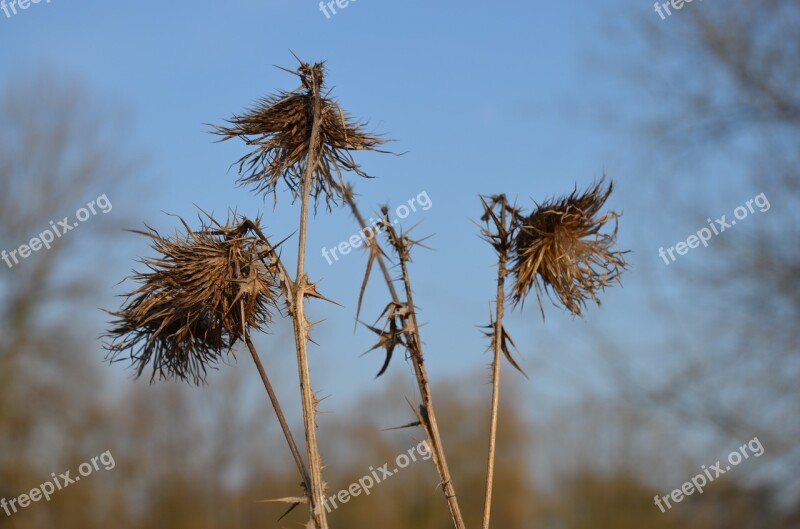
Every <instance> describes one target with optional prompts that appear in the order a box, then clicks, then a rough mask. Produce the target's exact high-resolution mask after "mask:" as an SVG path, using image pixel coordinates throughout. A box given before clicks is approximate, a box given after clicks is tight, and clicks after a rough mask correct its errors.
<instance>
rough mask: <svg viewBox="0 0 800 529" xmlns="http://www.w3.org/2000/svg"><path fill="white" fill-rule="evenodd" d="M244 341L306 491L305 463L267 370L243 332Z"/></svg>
mask: <svg viewBox="0 0 800 529" xmlns="http://www.w3.org/2000/svg"><path fill="white" fill-rule="evenodd" d="M244 341H245V343H246V344H247V348H248V349H249V350H250V354H251V355H252V357H253V362H255V364H256V369H258V374H259V375H261V381H262V382H263V383H264V389H266V390H267V395H269V400H270V402H271V403H272V408H273V409H274V410H275V415H276V416H277V417H278V422H279V423H280V425H281V430H283V435H284V436H285V437H286V442H287V443H288V445H289V450H291V452H292V457H293V458H294V462H295V464H296V465H297V470H298V471H299V472H300V476H301V477H302V478H303V486H304V488H305V490H306V491H308V489H309V481H310V478H309V476H308V469H306V465H305V463H303V458H302V457H301V456H300V451H299V450H298V449H297V444H296V443H295V441H294V436H293V435H292V431H291V430H290V429H289V425H288V424H287V423H286V417H285V416H284V414H283V409H282V408H281V405H280V402H278V396H277V395H275V391H274V390H273V389H272V383H271V382H270V380H269V377H268V376H267V372H266V371H265V370H264V366H263V364H262V363H261V359H260V358H259V356H258V351H256V348H255V346H254V345H253V342H252V340H250V335H249V334H245V337H244Z"/></svg>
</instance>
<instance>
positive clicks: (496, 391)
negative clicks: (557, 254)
mask: <svg viewBox="0 0 800 529" xmlns="http://www.w3.org/2000/svg"><path fill="white" fill-rule="evenodd" d="M502 207H503V212H502V213H501V218H502V222H503V225H505V206H504V205H503V206H502ZM506 260H507V256H506V252H505V251H501V252H499V259H498V263H497V300H496V303H497V307H496V309H497V313H496V314H495V322H494V329H493V334H492V352H493V353H494V356H493V359H492V416H491V422H490V426H489V458H488V462H487V464H486V496H485V500H484V504H483V529H489V518H490V517H491V512H492V487H493V482H494V456H495V450H496V446H497V444H496V443H497V413H498V408H499V405H500V363H501V362H500V360H501V355H502V348H503V305H504V303H505V280H506Z"/></svg>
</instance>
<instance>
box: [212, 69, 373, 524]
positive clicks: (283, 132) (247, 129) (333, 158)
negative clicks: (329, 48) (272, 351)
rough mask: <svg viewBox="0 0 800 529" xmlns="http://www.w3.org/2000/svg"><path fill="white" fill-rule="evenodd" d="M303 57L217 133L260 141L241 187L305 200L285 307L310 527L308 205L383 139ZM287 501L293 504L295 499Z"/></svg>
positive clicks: (314, 466)
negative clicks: (292, 82) (287, 82)
mask: <svg viewBox="0 0 800 529" xmlns="http://www.w3.org/2000/svg"><path fill="white" fill-rule="evenodd" d="M295 58H297V57H296V56H295ZM298 61H299V63H300V64H299V66H298V68H297V69H296V70H286V71H288V72H290V73H292V74H295V75H297V76H298V77H299V78H300V82H301V86H300V87H298V88H296V89H295V90H292V91H291V92H279V93H278V94H277V95H274V96H268V97H266V98H263V99H261V100H260V101H259V102H257V104H256V105H255V106H254V107H253V108H251V109H249V110H248V111H247V112H246V113H244V114H243V115H239V116H234V117H233V118H232V119H230V120H228V123H229V126H215V127H214V128H215V132H216V134H218V135H220V136H222V140H221V141H225V140H228V139H232V138H240V139H242V140H243V141H244V142H245V143H246V144H247V145H250V146H254V147H255V148H254V149H253V150H252V151H251V152H249V153H247V154H245V155H244V156H243V157H242V158H241V159H240V160H239V163H238V165H239V176H240V178H239V180H238V182H239V184H240V185H250V186H251V187H253V188H254V190H255V191H256V192H257V193H263V194H265V195H268V194H270V193H271V194H272V195H273V197H274V199H275V201H276V203H277V186H278V183H279V182H280V180H281V179H282V180H283V181H284V182H285V183H286V185H287V187H288V189H289V191H290V192H291V193H292V198H293V199H295V200H296V199H298V198H299V199H300V201H301V202H300V222H299V224H300V226H299V230H298V244H297V272H296V274H295V277H294V280H293V282H291V288H290V289H289V290H290V292H289V294H288V296H287V307H288V312H289V315H290V316H291V318H292V324H293V329H294V338H295V347H296V352H297V366H298V375H299V379H300V380H299V381H300V391H301V399H302V407H303V426H304V430H305V435H306V445H307V454H308V467H309V474H308V478H309V479H308V480H307V485H308V488H307V491H306V496H305V498H306V500H307V502H308V503H309V508H310V510H311V517H312V519H311V520H310V521H309V526H313V527H315V528H316V529H327V527H328V522H327V517H326V512H325V509H324V508H323V504H324V500H325V490H326V484H325V481H324V480H323V477H322V468H323V463H322V457H321V455H320V452H319V448H318V444H317V433H316V430H317V424H316V417H317V405H318V404H319V400H318V399H317V398H316V396H315V394H314V390H313V387H312V385H311V373H310V367H309V361H308V342H309V341H310V339H311V338H310V331H311V327H312V326H313V323H312V322H310V321H309V320H308V319H307V318H306V315H305V303H306V298H309V297H316V298H322V299H325V298H324V297H323V296H322V295H320V294H319V292H318V291H317V289H316V285H315V284H314V283H313V282H311V281H309V278H308V276H307V275H306V271H305V258H306V241H307V238H308V214H309V205H310V202H311V199H312V198H313V199H314V206H315V208H316V207H317V206H318V204H319V201H320V199H324V200H325V204H326V206H327V207H328V208H330V207H331V204H336V203H338V199H339V198H341V194H342V190H344V189H345V187H346V184H345V182H344V180H343V177H342V172H343V171H351V172H353V173H355V174H357V175H359V176H362V177H367V174H366V173H365V172H364V171H362V170H361V168H360V167H359V165H358V164H357V163H356V162H355V161H354V159H353V158H352V155H351V151H358V150H373V151H377V150H378V149H377V147H378V146H379V145H381V144H382V143H384V142H385V140H384V139H382V138H380V137H378V136H374V135H371V134H368V133H366V132H364V130H363V128H364V126H363V124H361V123H356V122H354V121H353V120H352V119H351V118H349V117H348V116H347V114H346V113H345V112H344V111H343V110H342V108H341V107H340V106H339V104H338V103H336V102H335V101H334V100H332V99H331V98H329V97H328V94H325V95H323V94H322V88H323V86H324V82H325V68H324V63H316V64H313V65H312V64H309V63H305V62H303V61H301V60H300V59H298ZM379 152H383V151H379ZM334 173H335V175H334ZM285 500H286V501H290V502H293V501H294V498H288V499H285Z"/></svg>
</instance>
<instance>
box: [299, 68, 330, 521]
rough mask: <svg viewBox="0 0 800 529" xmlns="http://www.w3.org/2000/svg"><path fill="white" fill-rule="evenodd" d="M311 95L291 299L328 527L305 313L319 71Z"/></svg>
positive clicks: (316, 481) (316, 478)
mask: <svg viewBox="0 0 800 529" xmlns="http://www.w3.org/2000/svg"><path fill="white" fill-rule="evenodd" d="M311 80H312V86H311V97H312V105H313V109H312V112H313V124H312V127H311V137H310V138H309V145H308V155H307V157H306V166H305V174H304V175H303V191H302V193H303V194H302V202H301V204H300V233H299V242H298V245H297V246H298V248H297V275H296V276H295V283H294V289H293V292H292V294H293V299H292V301H291V303H290V305H291V307H290V308H291V313H292V323H293V327H294V339H295V345H296V346H297V369H298V373H299V377H300V393H301V397H302V403H303V426H304V429H305V434H306V444H307V448H308V466H309V470H310V476H309V477H310V478H311V479H310V490H309V491H308V495H309V505H310V508H311V517H312V519H313V521H314V526H315V527H316V529H328V520H327V518H326V515H325V509H324V508H323V507H322V506H323V502H324V498H325V483H324V481H323V480H322V458H321V457H320V454H319V448H318V446H317V431H316V429H317V424H316V416H317V406H316V405H317V402H316V399H315V397H314V390H313V388H312V387H311V374H310V371H309V367H308V339H309V336H308V333H309V330H310V329H311V324H310V323H309V322H308V320H306V316H305V298H306V293H307V292H308V291H309V290H310V285H309V283H308V279H307V277H306V273H305V254H306V238H307V230H308V205H309V200H310V197H311V185H312V183H313V182H312V181H313V178H314V170H315V169H316V167H317V163H318V156H319V153H318V152H316V151H317V148H318V147H317V144H318V143H319V129H320V112H321V96H320V88H319V83H320V79H318V78H317V75H316V73H312V74H311Z"/></svg>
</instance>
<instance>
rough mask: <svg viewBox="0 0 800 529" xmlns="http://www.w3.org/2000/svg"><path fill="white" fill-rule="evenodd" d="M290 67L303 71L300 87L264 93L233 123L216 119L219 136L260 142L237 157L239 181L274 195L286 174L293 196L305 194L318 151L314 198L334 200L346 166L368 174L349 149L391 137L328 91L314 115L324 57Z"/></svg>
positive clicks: (370, 146) (370, 145)
mask: <svg viewBox="0 0 800 529" xmlns="http://www.w3.org/2000/svg"><path fill="white" fill-rule="evenodd" d="M298 60H299V59H298ZM287 71H290V72H291V73H293V74H296V75H297V76H298V77H300V81H301V86H300V87H298V88H297V89H295V90H293V91H291V92H285V91H281V92H279V93H278V94H277V95H270V96H267V97H264V98H262V99H261V100H259V101H258V102H257V103H256V104H255V105H254V106H253V107H252V108H250V109H248V110H247V111H246V112H245V113H244V114H241V115H235V116H233V117H232V118H231V119H230V120H228V123H229V126H218V125H215V126H214V128H215V129H216V130H215V132H216V134H218V135H220V136H222V140H220V141H225V140H229V139H231V138H237V137H238V138H241V139H242V140H243V141H244V142H245V143H246V144H247V145H252V146H255V149H253V150H252V151H251V152H249V153H248V154H245V155H244V156H243V157H242V158H241V159H240V160H239V162H238V164H239V172H240V175H241V176H240V179H239V184H240V185H251V186H253V187H254V188H255V190H256V191H257V192H258V193H264V194H270V193H271V194H273V196H275V193H276V187H277V185H278V182H279V181H280V180H281V179H283V180H284V181H285V182H286V184H287V186H288V187H289V189H290V190H291V192H292V195H293V197H294V198H295V199H296V198H298V197H300V196H301V190H302V185H303V177H304V173H305V169H306V164H307V157H308V154H309V152H314V153H315V158H316V160H315V164H314V165H313V166H312V170H313V172H314V178H313V183H312V186H311V196H312V197H314V199H315V201H318V200H319V198H320V197H324V198H325V200H326V203H328V204H329V203H330V201H331V200H333V201H335V200H336V199H337V198H338V197H339V193H338V190H339V189H342V188H343V187H344V181H343V180H342V171H352V172H354V173H356V174H358V175H359V176H362V177H368V175H367V174H366V173H365V172H364V171H362V170H361V168H360V167H359V166H358V164H357V163H356V162H355V161H354V160H353V157H352V156H351V154H350V151H375V150H378V149H377V147H378V146H379V145H381V144H383V143H385V142H386V140H385V139H383V138H381V137H380V136H376V135H372V134H369V133H367V132H365V131H364V124H363V123H357V122H355V121H353V120H352V118H350V116H349V115H348V114H347V113H346V112H344V111H343V110H342V108H341V107H340V106H339V104H338V103H337V102H336V101H335V100H333V99H331V98H330V97H327V96H321V95H320V96H319V97H318V99H317V101H318V103H319V117H318V119H314V104H315V97H316V96H315V88H314V87H315V83H316V90H317V93H318V92H319V90H321V89H322V88H323V87H324V78H325V68H324V63H316V64H314V65H309V64H307V63H304V62H302V61H300V66H299V67H298V68H297V70H296V71H291V70H287ZM314 127H317V128H318V131H317V132H316V133H315V131H314V130H313V129H314ZM312 136H313V137H314V141H313V145H312ZM379 152H383V151H379ZM334 173H335V174H334Z"/></svg>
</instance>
